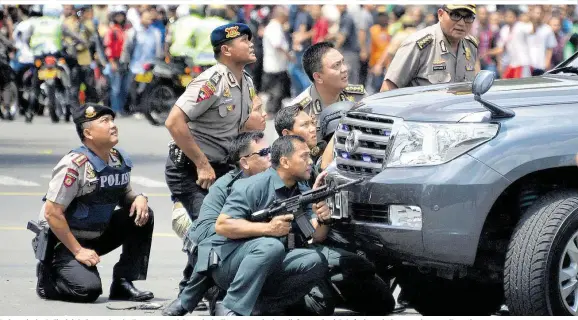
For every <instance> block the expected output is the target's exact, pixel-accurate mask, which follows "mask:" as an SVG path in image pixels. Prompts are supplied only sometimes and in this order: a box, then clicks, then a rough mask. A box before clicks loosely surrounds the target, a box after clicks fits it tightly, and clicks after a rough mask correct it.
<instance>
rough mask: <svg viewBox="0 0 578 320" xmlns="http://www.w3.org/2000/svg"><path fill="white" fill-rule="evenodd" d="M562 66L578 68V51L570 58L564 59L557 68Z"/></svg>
mask: <svg viewBox="0 0 578 320" xmlns="http://www.w3.org/2000/svg"><path fill="white" fill-rule="evenodd" d="M561 67H575V68H578V51H577V52H575V53H574V54H573V55H572V56H571V57H570V58H568V60H566V61H563V62H562V63H560V64H559V65H557V66H556V67H555V68H561Z"/></svg>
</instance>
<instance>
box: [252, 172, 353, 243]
mask: <svg viewBox="0 0 578 320" xmlns="http://www.w3.org/2000/svg"><path fill="white" fill-rule="evenodd" d="M363 181H364V179H363V178H359V179H357V180H353V181H350V182H348V183H345V184H342V185H339V186H332V187H328V186H327V185H325V186H322V187H320V188H317V189H315V190H309V191H307V192H305V193H303V194H300V195H296V196H294V197H291V198H287V199H285V200H275V201H273V203H271V204H270V205H269V207H267V208H265V209H263V210H259V211H257V212H255V213H253V214H252V215H251V221H254V222H263V221H268V220H270V219H272V218H273V217H276V216H280V215H284V214H292V215H293V220H294V221H295V222H296V223H297V226H298V227H299V231H300V232H301V235H302V236H303V237H304V238H305V240H306V241H307V240H309V239H311V236H312V235H313V233H315V228H313V225H312V224H311V221H309V219H308V218H307V217H306V216H305V208H306V207H307V205H309V204H312V203H316V202H320V201H322V200H325V199H327V198H329V197H330V196H333V195H335V194H336V193H338V192H339V191H341V189H344V188H346V187H349V186H352V185H355V184H358V183H361V182H363ZM287 237H288V247H289V249H293V248H295V235H294V234H293V233H289V234H288V236H287Z"/></svg>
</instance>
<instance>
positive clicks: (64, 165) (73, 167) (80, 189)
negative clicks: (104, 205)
mask: <svg viewBox="0 0 578 320" xmlns="http://www.w3.org/2000/svg"><path fill="white" fill-rule="evenodd" d="M121 164H122V160H121V157H120V156H119V155H118V153H116V152H111V154H110V157H109V160H108V165H109V166H111V167H118V166H120V165H121ZM71 172H72V173H74V175H73V176H71V175H70V173H71ZM76 173H78V174H77V175H76ZM74 178H76V179H74ZM98 182H99V180H98V177H97V174H96V171H95V170H94V167H93V166H92V164H91V163H90V162H89V161H87V160H86V156H85V155H83V154H80V153H75V152H71V153H69V154H67V155H65V156H64V157H63V158H62V159H60V161H59V162H58V164H57V165H56V167H54V169H53V170H52V179H50V182H49V184H48V192H46V200H49V201H51V202H54V203H57V204H60V205H62V206H64V210H66V208H68V206H69V205H70V203H71V202H72V200H74V198H77V197H80V196H83V195H86V194H89V193H91V192H94V191H95V190H96V188H97V185H98ZM131 190H132V187H131V185H130V183H129V184H128V186H127V187H126V190H125V193H128V192H130V191H131ZM45 207H46V204H44V205H42V209H41V210H40V215H39V217H38V218H39V219H38V220H39V221H45V220H46V218H45V217H44V212H45Z"/></svg>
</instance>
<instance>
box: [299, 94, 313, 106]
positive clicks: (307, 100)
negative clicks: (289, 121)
mask: <svg viewBox="0 0 578 320" xmlns="http://www.w3.org/2000/svg"><path fill="white" fill-rule="evenodd" d="M312 100H313V99H311V96H306V97H305V98H303V99H301V101H299V102H298V103H297V105H299V106H300V107H301V108H305V107H306V106H308V105H309V104H310V103H311V101H312Z"/></svg>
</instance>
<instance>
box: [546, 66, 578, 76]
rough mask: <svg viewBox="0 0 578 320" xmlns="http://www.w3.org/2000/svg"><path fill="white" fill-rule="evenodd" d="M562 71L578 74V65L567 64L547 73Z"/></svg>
mask: <svg viewBox="0 0 578 320" xmlns="http://www.w3.org/2000/svg"><path fill="white" fill-rule="evenodd" d="M560 72H564V73H574V74H578V67H572V66H567V67H562V68H556V69H552V70H550V71H548V72H547V74H557V73H560Z"/></svg>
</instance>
